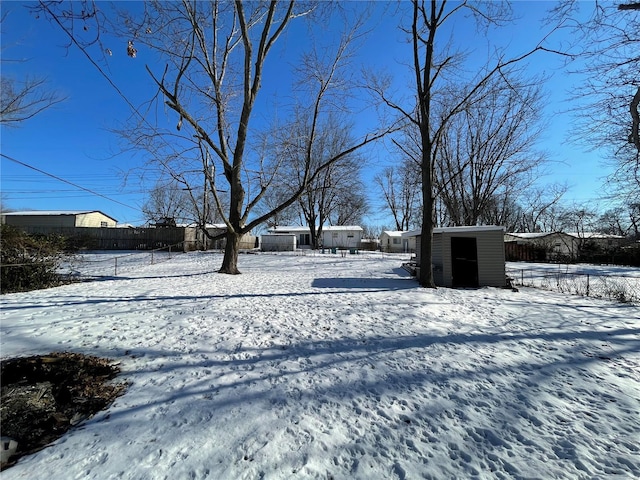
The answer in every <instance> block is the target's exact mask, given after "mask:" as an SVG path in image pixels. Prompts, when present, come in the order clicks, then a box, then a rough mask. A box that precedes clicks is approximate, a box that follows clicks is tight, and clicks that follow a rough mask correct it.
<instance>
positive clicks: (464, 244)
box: [451, 237, 479, 287]
mask: <svg viewBox="0 0 640 480" xmlns="http://www.w3.org/2000/svg"><path fill="white" fill-rule="evenodd" d="M451 261H452V265H451V269H452V274H453V286H454V287H478V286H479V283H478V248H477V245H476V239H475V238H472V237H471V238H470V237H451Z"/></svg>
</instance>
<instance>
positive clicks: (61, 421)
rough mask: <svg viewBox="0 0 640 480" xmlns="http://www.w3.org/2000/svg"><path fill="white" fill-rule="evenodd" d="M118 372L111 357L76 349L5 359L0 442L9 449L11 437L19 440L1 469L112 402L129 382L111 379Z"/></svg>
mask: <svg viewBox="0 0 640 480" xmlns="http://www.w3.org/2000/svg"><path fill="white" fill-rule="evenodd" d="M119 372H120V368H119V367H118V366H117V365H115V364H113V362H112V361H110V360H108V359H105V358H99V357H94V356H91V355H82V354H78V353H68V352H60V353H51V354H49V355H42V356H34V357H23V358H12V359H7V360H2V362H1V366H0V385H1V386H2V388H1V396H0V414H1V415H0V428H1V429H2V437H3V438H2V445H0V447H2V449H4V450H5V451H6V449H7V448H9V445H8V444H9V439H8V438H7V437H9V438H11V439H13V440H14V441H16V442H17V444H18V445H17V451H16V452H15V454H14V455H13V456H12V457H11V458H9V459H4V458H3V460H6V461H3V462H2V465H1V469H2V470H4V469H5V468H8V467H10V466H12V465H14V464H15V462H16V461H17V460H18V459H19V458H20V457H21V456H24V455H28V454H31V453H34V452H37V451H38V450H41V449H42V448H44V447H46V446H47V445H49V444H50V443H51V442H53V441H54V440H56V439H58V438H60V437H61V436H62V435H63V434H64V433H65V432H66V431H67V430H69V429H70V428H72V427H74V426H76V425H78V424H80V423H82V422H83V421H84V420H86V419H88V418H90V417H92V416H93V415H94V414H96V413H97V412H99V411H100V410H103V409H105V408H106V407H108V406H109V405H110V404H111V403H112V402H113V401H114V400H115V399H116V397H118V396H119V395H122V393H124V390H125V389H126V384H124V383H114V382H112V380H113V379H114V378H115V377H116V375H117V374H118V373H119ZM14 445H15V444H14ZM3 455H4V456H6V453H5V452H3Z"/></svg>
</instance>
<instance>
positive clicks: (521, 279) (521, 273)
mask: <svg viewBox="0 0 640 480" xmlns="http://www.w3.org/2000/svg"><path fill="white" fill-rule="evenodd" d="M520 285H522V286H524V268H523V269H522V270H520Z"/></svg>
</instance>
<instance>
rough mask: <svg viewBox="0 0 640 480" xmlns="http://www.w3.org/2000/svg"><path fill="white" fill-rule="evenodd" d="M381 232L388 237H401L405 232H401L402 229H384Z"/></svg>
mask: <svg viewBox="0 0 640 480" xmlns="http://www.w3.org/2000/svg"><path fill="white" fill-rule="evenodd" d="M382 233H384V234H385V235H388V236H389V237H402V234H403V233H406V232H403V231H402V230H384V231H383V232H382Z"/></svg>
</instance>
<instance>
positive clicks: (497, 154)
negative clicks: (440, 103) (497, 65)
mask: <svg viewBox="0 0 640 480" xmlns="http://www.w3.org/2000/svg"><path fill="white" fill-rule="evenodd" d="M529 82H531V83H529ZM479 93H481V95H479V98H475V99H473V100H472V101H471V102H469V104H467V105H466V106H464V108H463V110H462V111H461V112H460V113H459V114H458V115H456V116H454V117H453V118H451V120H450V121H449V123H448V127H447V128H446V129H445V130H444V131H443V133H442V135H441V137H440V148H439V149H438V152H437V158H436V161H435V183H436V188H437V195H438V196H439V197H440V198H441V200H442V202H443V205H444V206H445V208H446V209H447V218H448V219H449V224H450V225H478V224H486V223H488V222H500V223H499V224H501V225H502V224H503V223H502V222H506V221H507V220H506V218H507V216H508V215H511V216H513V210H514V208H515V201H516V198H517V195H518V192H522V191H523V190H525V189H527V188H528V187H529V186H530V185H531V183H532V181H533V180H535V179H536V178H537V177H535V176H534V173H536V172H538V171H539V170H540V168H541V166H542V164H543V162H544V155H543V154H541V153H540V152H538V151H536V148H535V147H536V143H537V141H538V138H539V136H540V134H541V132H542V123H541V118H540V111H541V104H542V90H541V88H540V86H539V82H537V81H531V80H530V81H528V82H527V81H526V80H525V79H523V78H522V77H521V76H518V77H511V78H509V77H507V76H506V75H502V76H499V77H495V78H492V79H489V80H488V81H487V83H486V85H485V86H484V87H483V89H482V91H481V92H479ZM453 102H455V99H452V100H451V101H449V102H447V103H453ZM444 107H445V109H448V108H447V105H446V104H445V105H444Z"/></svg>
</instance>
